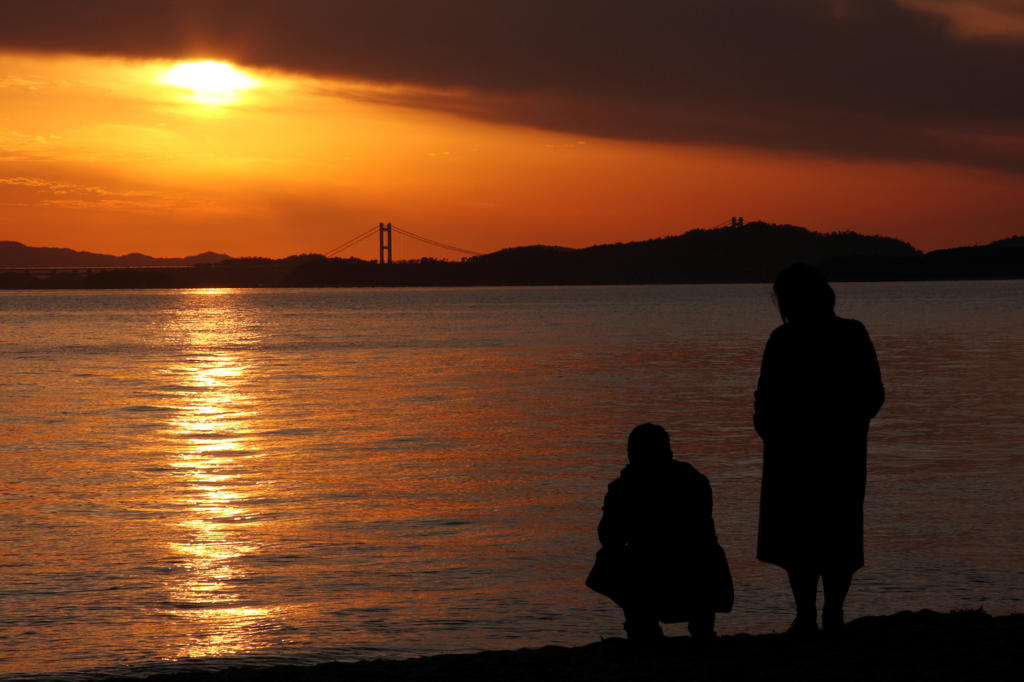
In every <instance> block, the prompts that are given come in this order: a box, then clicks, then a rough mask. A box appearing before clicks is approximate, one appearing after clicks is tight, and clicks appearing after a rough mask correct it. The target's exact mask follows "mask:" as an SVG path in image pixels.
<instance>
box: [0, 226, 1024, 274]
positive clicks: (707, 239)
mask: <svg viewBox="0 0 1024 682" xmlns="http://www.w3.org/2000/svg"><path fill="white" fill-rule="evenodd" d="M58 257H59V258H60V259H62V260H58V259H57V258H58ZM796 262H804V263H809V264H811V265H816V266H819V267H821V269H822V270H823V271H824V272H825V275H826V277H828V279H829V280H830V281H833V282H842V281H899V280H941V279H1022V278H1024V237H1010V238H1008V239H1001V240H999V241H996V242H993V243H992V244H988V245H984V246H965V247H960V248H956V249H942V250H938V251H932V252H930V253H927V254H924V253H922V252H921V251H918V250H917V249H915V248H914V247H913V246H911V245H910V244H908V243H907V242H904V241H901V240H899V239H894V238H891V237H881V236H877V235H875V236H866V235H863V234H859V233H856V232H829V233H820V232H811V231H810V230H807V229H805V228H802V227H797V226H794V225H775V224H772V223H765V222H752V223H747V224H745V225H734V226H730V227H722V228H716V229H709V230H705V229H697V230H691V231H689V232H686V233H684V234H681V235H677V236H672V237H662V238H658V239H649V240H646V241H638V242H629V243H625V244H623V243H617V244H600V245H597V246H591V247H587V248H583V249H571V248H566V247H559V246H544V245H535V246H519V247H515V248H509V249H502V250H501V251H496V252H494V253H489V254H485V255H481V256H474V257H472V258H467V259H464V260H462V261H456V262H453V261H439V260H434V259H430V258H423V259H420V260H415V261H396V262H394V263H389V264H386V265H381V264H380V263H377V262H376V261H368V260H362V259H359V258H326V257H324V256H322V255H319V254H302V255H297V256H289V257H288V258H282V259H271V258H228V257H227V256H223V255H222V254H212V253H209V252H207V253H205V254H199V255H197V256H190V257H189V258H152V257H150V256H143V255H142V254H129V255H128V256H103V255H101V254H89V253H87V252H79V251H72V250H71V249H33V248H32V247H26V246H24V245H23V244H19V243H18V242H0V267H8V268H11V267H16V268H17V267H21V268H25V267H43V268H45V267H78V268H90V267H91V268H106V269H105V270H103V271H96V270H93V271H91V272H86V271H83V272H77V273H76V272H56V273H52V274H51V273H45V272H44V273H24V272H21V273H19V272H5V273H0V289H143V288H197V287H410V286H419V287H424V286H425V287H435V286H523V285H527V286H546V285H599V284H699V283H732V282H735V283H744V282H771V281H774V279H775V276H776V275H777V274H778V272H779V271H780V270H782V269H783V268H785V267H788V266H789V265H792V264H793V263H796ZM43 263H45V265H43ZM62 264H63V265H62ZM147 265H148V266H154V265H164V266H174V267H173V269H171V268H168V269H166V270H157V269H136V270H132V269H128V268H130V267H136V268H138V267H140V266H147Z"/></svg>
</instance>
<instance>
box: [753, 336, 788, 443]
mask: <svg viewBox="0 0 1024 682" xmlns="http://www.w3.org/2000/svg"><path fill="white" fill-rule="evenodd" d="M781 351H782V349H781V348H780V343H779V339H778V335H777V334H776V333H773V334H772V335H771V336H770V337H769V338H768V343H767V344H765V347H764V355H763V356H762V357H761V375H760V376H759V377H758V380H757V390H756V391H754V429H755V430H756V431H757V435H759V436H761V440H763V441H765V442H766V443H767V442H768V441H769V440H772V439H773V438H774V436H775V435H776V434H777V433H778V430H779V421H780V418H779V417H780V415H779V409H780V406H781V403H782V400H781V396H780V393H781V390H782V385H783V381H784V379H783V376H782V362H781V355H782V352H781Z"/></svg>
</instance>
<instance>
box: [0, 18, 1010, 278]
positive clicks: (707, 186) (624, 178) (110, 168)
mask: <svg viewBox="0 0 1024 682" xmlns="http://www.w3.org/2000/svg"><path fill="white" fill-rule="evenodd" d="M967 4H969V3H958V4H957V3H953V5H955V7H956V8H959V9H958V11H962V10H963V7H964V6H965V5H967ZM970 16H972V17H974V16H982V18H984V17H985V16H988V15H984V14H982V15H977V13H975V14H971V15H970ZM977 21H981V20H980V19H978V20H977ZM964 25H966V24H964ZM1013 40H1016V38H1014V39H1013ZM0 42H2V41H0ZM210 52H211V54H209V55H204V54H197V55H196V56H195V57H193V58H191V59H188V60H186V59H180V58H177V59H170V58H166V59H155V58H152V57H147V58H140V57H109V56H86V55H81V54H69V53H65V52H59V51H38V50H36V51H31V52H30V51H18V50H8V51H6V52H0V239H10V240H16V241H20V242H23V243H25V244H28V245H31V246H62V247H70V248H73V249H78V250H88V251H95V252H101V253H112V254H118V255H120V254H124V253H129V252H133V251H138V252H143V253H147V254H149V255H154V256H184V255H190V254H194V253H198V252H201V251H206V250H212V251H217V252H222V253H227V254H230V255H233V256H252V255H260V256H270V257H283V256H287V255H290V254H294V253H302V252H320V253H323V252H326V251H328V250H330V249H331V248H333V247H335V246H337V245H339V244H341V243H343V242H345V241H347V240H348V239H349V238H350V237H353V236H355V235H357V234H359V233H361V232H364V231H366V230H367V229H368V228H370V227H372V226H373V225H376V224H377V223H378V222H380V221H384V222H392V223H395V224H396V225H398V226H400V227H403V228H405V229H407V230H410V231H412V232H415V233H418V234H421V235H424V236H427V237H430V238H433V239H436V240H438V241H441V242H445V243H450V244H454V245H456V246H460V247H463V248H466V249H470V250H473V251H478V252H490V251H494V250H497V249H500V248H505V247H510V246H518V245H525V244H536V243H544V244H557V245H563V246H573V247H581V246H589V245H591V244H595V243H605V242H615V241H630V240H637V239H648V238H651V237H658V236H664V235H671V234H679V233H682V232H685V231H687V230H690V229H693V228H698V227H711V226H714V225H716V224H719V223H721V222H723V221H725V220H728V219H729V218H730V217H731V216H743V217H744V218H746V219H747V220H756V219H760V220H766V221H769V222H776V223H790V224H795V225H801V226H804V227H807V228H809V229H812V230H819V231H831V230H855V231H858V232H862V233H867V234H875V233H877V234H882V235H889V236H895V237H899V238H901V239H905V240H908V241H910V242H911V243H912V244H914V245H915V246H917V247H918V248H921V249H924V250H931V249H935V248H946V247H951V246H960V245H966V244H975V243H987V242H990V241H992V240H995V239H999V238H1003V237H1007V236H1011V235H1014V234H1024V173H1022V172H1021V171H1020V170H1018V169H1016V168H1015V167H1013V164H1012V163H1010V164H1009V166H1008V165H1007V164H1006V163H1004V162H1003V161H998V162H991V163H990V162H985V161H983V162H973V161H968V162H962V161H958V160H957V159H955V158H952V159H950V158H942V157H941V154H940V155H938V156H934V155H933V158H929V155H928V154H923V155H921V157H920V158H882V157H884V154H879V153H865V154H855V153H848V152H844V151H842V150H839V151H828V150H826V151H821V150H814V149H806V148H802V149H798V148H793V149H786V148H784V147H785V145H780V144H772V145H764V146H760V147H759V146H758V145H757V144H751V143H749V141H740V140H737V141H729V140H722V139H717V140H710V141H706V142H701V141H699V140H689V141H686V140H682V141H681V140H678V139H648V140H642V139H628V138H629V137H630V135H625V134H624V135H614V134H596V133H595V134H590V135H584V134H582V133H573V132H566V131H565V130H564V128H566V127H571V126H566V125H565V124H563V123H557V124H551V125H541V124H537V123H536V121H535V120H534V119H531V118H530V116H527V115H523V116H522V120H518V119H516V115H509V116H503V115H502V114H501V113H500V112H501V107H500V106H499V105H495V104H494V97H493V96H490V100H489V102H490V103H489V104H488V106H491V107H492V110H491V111H490V112H489V113H487V114H486V115H480V114H479V113H477V112H475V111H474V106H476V104H475V102H476V100H479V101H481V102H482V101H484V100H485V99H487V98H486V97H484V96H483V95H479V94H478V92H476V91H474V90H472V89H466V90H460V89H458V88H443V87H437V86H436V85H429V86H428V85H400V84H394V83H390V84H388V83H383V84H382V82H381V81H378V82H376V83H375V82H373V81H370V80H365V79H364V80H361V81H359V80H354V79H352V78H344V77H339V76H332V75H330V74H323V73H321V74H319V75H307V74H305V73H302V72H301V71H298V70H288V69H284V68H268V67H265V66H264V67H258V66H257V67H253V66H246V67H243V66H238V67H237V68H238V71H239V73H241V74H244V75H246V76H248V77H249V78H250V79H252V82H250V83H249V84H248V85H249V86H251V87H245V88H242V89H237V90H231V89H227V90H224V91H215V92H212V93H207V94H206V95H205V96H203V95H202V93H201V92H200V93H199V94H198V95H197V92H196V91H194V90H192V89H190V88H189V87H187V86H188V85H190V84H189V83H188V82H185V83H179V84H178V85H174V84H172V83H169V82H168V80H169V76H168V69H170V68H171V67H173V66H174V65H176V64H180V63H182V62H185V61H191V62H195V61H198V60H200V59H201V58H202V57H204V56H211V57H216V56H217V55H216V54H213V52H215V50H211V51H210ZM439 98H440V99H443V100H445V101H449V100H450V101H453V102H456V104H455V105H453V106H438V105H437V104H436V101H437V100H438V99H439ZM197 100H198V101H197ZM517 106H518V105H517ZM495 107H496V108H495ZM495 112H498V113H495ZM1010 114H1011V118H1012V116H1015V115H1016V114H1017V112H1010ZM503 119H505V120H503ZM1014 126H1017V128H1019V126H1018V125H1017V122H1015V121H1013V120H1011V125H1010V128H1009V129H1011V130H1016V129H1017V128H1014ZM545 128H547V129H545ZM982 128H984V126H980V127H978V129H977V130H969V131H966V132H967V133H970V134H971V135H973V136H975V137H978V136H979V135H981V133H980V132H979V131H980V130H981V129H982ZM581 129H587V127H586V126H582V125H581ZM589 129H591V130H596V129H595V128H593V127H591V128H589ZM632 137H634V138H636V137H642V136H638V135H633V136H632ZM652 137H654V138H657V137H658V136H657V135H654V136H652ZM963 139H967V138H963ZM972 139H973V138H972ZM1022 139H1024V136H1014V135H1007V134H1006V128H1004V129H1003V130H996V131H995V134H994V136H992V137H991V139H986V140H982V142H980V143H979V144H981V145H982V146H984V145H988V147H993V146H995V147H999V149H1000V153H1002V154H1004V157H1005V158H1011V159H1016V158H1019V157H1021V156H1024V153H1022V152H1021V150H1022V149H1024V143H1022ZM961 143H962V140H961ZM961 143H958V144H961ZM963 144H966V143H963ZM795 147H799V145H795ZM1006 150H1009V151H1006ZM943 153H946V152H943ZM972 153H973V152H972ZM946 155H947V156H950V154H949V153H946ZM1014 155H1016V156H1014ZM905 156H906V155H905ZM909 156H910V157H912V156H913V155H912V154H911V155H909ZM975 156H977V155H975ZM993 158H995V157H993ZM1001 158H1002V157H1001ZM1013 163H1016V162H1015V161H1013ZM1000 164H1002V165H1000ZM374 249H375V247H374V246H373V244H372V242H371V241H368V242H365V243H364V244H363V245H362V246H361V247H357V248H356V249H355V250H354V251H351V252H347V253H346V254H343V255H348V254H349V253H350V254H351V255H358V256H360V257H366V258H369V257H373V256H375V251H374ZM395 255H396V257H398V258H402V257H418V256H419V255H422V254H416V253H405V254H403V253H396V254H395Z"/></svg>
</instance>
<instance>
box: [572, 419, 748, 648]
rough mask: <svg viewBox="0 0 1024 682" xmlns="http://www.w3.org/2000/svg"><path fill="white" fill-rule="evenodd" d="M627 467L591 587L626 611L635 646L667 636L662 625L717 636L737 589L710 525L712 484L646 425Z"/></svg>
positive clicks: (607, 517)
mask: <svg viewBox="0 0 1024 682" xmlns="http://www.w3.org/2000/svg"><path fill="white" fill-rule="evenodd" d="M627 451H628V455H629V465H628V466H626V468H625V469H623V470H622V474H621V475H620V476H619V478H617V479H615V480H614V481H612V482H611V483H610V484H609V485H608V494H607V495H605V498H604V507H603V511H604V515H603V516H602V518H601V523H600V524H599V525H598V527H597V534H598V537H599V538H600V540H601V546H602V547H601V550H600V551H599V552H598V553H597V561H596V563H595V564H594V568H593V570H592V571H591V572H590V576H589V577H588V578H587V586H588V587H590V588H591V589H592V590H594V591H595V592H598V593H600V594H603V595H605V596H606V597H609V598H611V599H612V600H613V601H614V602H615V603H616V604H618V605H619V606H620V607H622V609H623V611H624V612H625V617H626V622H625V625H624V627H625V629H626V634H627V635H628V636H629V639H631V640H653V639H660V638H661V637H663V633H662V630H661V626H660V625H659V624H658V622H659V621H661V622H663V623H683V622H685V623H688V624H689V630H690V634H691V636H692V637H694V638H695V639H698V638H712V637H714V636H715V631H714V627H715V612H716V611H717V612H719V613H728V612H729V611H731V610H732V602H733V587H732V577H731V576H730V574H729V564H728V562H727V561H726V558H725V552H723V551H722V548H721V547H719V546H718V538H717V537H716V536H715V522H714V520H713V519H712V518H711V484H710V483H708V479H707V477H706V476H703V475H702V474H701V473H700V472H698V471H697V470H696V469H694V468H693V467H692V466H690V465H689V464H687V463H686V462H680V461H677V460H675V459H672V447H671V444H670V442H669V437H668V433H666V432H665V429H663V428H662V427H660V426H657V425H655V424H641V425H640V426H638V427H636V428H635V429H633V432H632V433H631V434H629V442H628V445H627Z"/></svg>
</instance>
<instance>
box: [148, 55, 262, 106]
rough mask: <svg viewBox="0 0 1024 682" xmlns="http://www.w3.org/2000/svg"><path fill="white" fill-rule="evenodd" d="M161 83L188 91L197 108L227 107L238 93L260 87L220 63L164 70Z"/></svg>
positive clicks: (180, 66)
mask: <svg viewBox="0 0 1024 682" xmlns="http://www.w3.org/2000/svg"><path fill="white" fill-rule="evenodd" d="M161 81H162V82H163V83H166V84H167V85H173V86H176V87H179V88H185V89H187V90H191V91H192V98H191V99H192V100H193V101H194V102H198V103H200V104H228V103H230V102H233V101H234V100H235V98H236V96H237V93H238V91H240V90H248V89H250V88H254V87H256V86H257V85H259V84H260V82H259V81H258V80H256V79H255V78H252V77H250V76H247V75H245V74H244V73H241V72H240V71H238V70H236V69H235V68H234V67H232V66H231V65H230V64H225V63H224V62H213V61H205V62H186V63H184V64H178V65H177V66H173V67H171V68H170V69H168V70H167V71H166V72H165V73H164V75H163V77H162V78H161Z"/></svg>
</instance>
